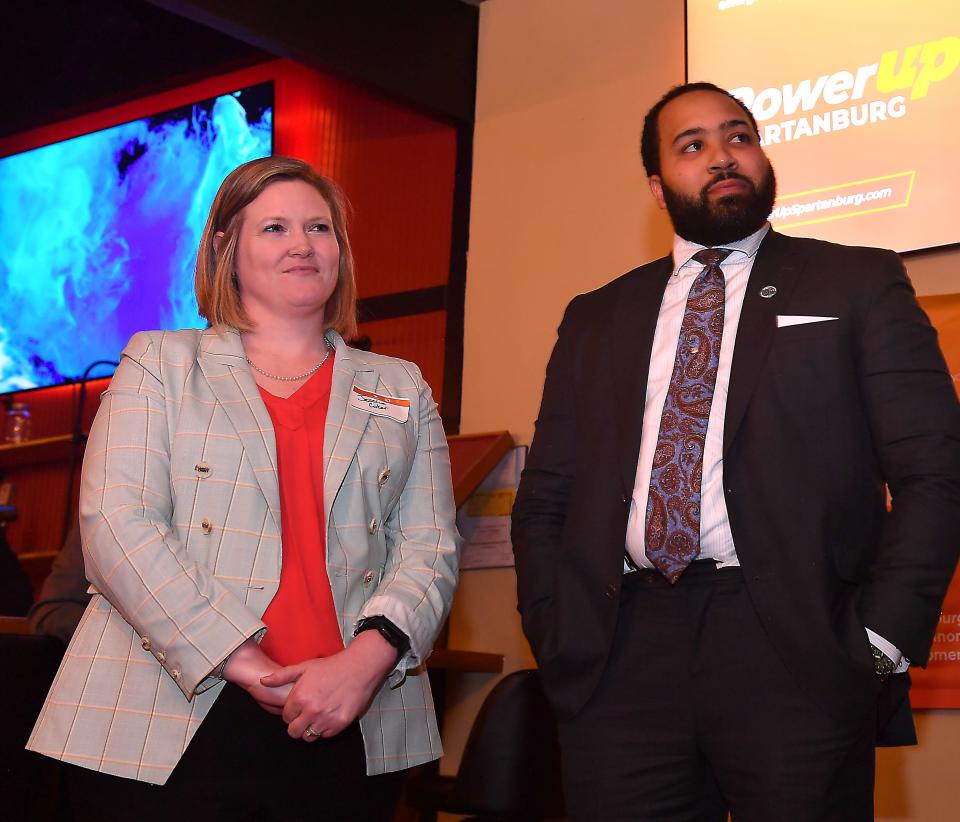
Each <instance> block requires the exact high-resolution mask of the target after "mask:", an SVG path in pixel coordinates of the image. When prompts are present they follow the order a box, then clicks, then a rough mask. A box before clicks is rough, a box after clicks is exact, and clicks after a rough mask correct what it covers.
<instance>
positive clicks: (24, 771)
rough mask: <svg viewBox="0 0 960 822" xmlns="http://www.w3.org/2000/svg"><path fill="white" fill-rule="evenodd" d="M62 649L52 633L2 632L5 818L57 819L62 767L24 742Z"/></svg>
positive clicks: (9, 821) (0, 777)
mask: <svg viewBox="0 0 960 822" xmlns="http://www.w3.org/2000/svg"><path fill="white" fill-rule="evenodd" d="M24 622H25V620H24ZM63 652H64V645H63V643H62V642H60V641H59V640H57V639H53V638H52V637H42V636H28V635H19V634H12V633H0V671H2V672H3V674H2V676H0V706H2V707H3V710H2V711H0V817H2V818H3V820H4V822H46V820H54V819H58V818H60V813H61V809H60V808H59V806H58V803H59V799H60V791H59V786H60V777H61V772H62V768H63V767H64V766H63V765H62V764H61V763H60V762H57V761H56V760H53V759H49V758H47V757H45V756H40V755H39V754H35V753H32V752H31V751H26V750H24V747H23V746H24V745H26V743H27V738H28V737H29V736H30V731H31V729H32V728H33V723H34V721H35V720H36V718H37V715H38V714H39V713H40V706H41V705H42V704H43V698H44V697H45V696H46V695H47V690H48V689H49V688H50V683H51V682H53V677H54V675H55V674H56V672H57V667H58V666H59V664H60V659H61V658H62V657H63Z"/></svg>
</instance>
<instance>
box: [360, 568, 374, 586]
mask: <svg viewBox="0 0 960 822" xmlns="http://www.w3.org/2000/svg"><path fill="white" fill-rule="evenodd" d="M373 577H374V574H373V571H370V570H367V571H364V573H363V584H364V586H367V585H369V584H370V583H371V582H373Z"/></svg>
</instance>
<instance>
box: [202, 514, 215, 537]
mask: <svg viewBox="0 0 960 822" xmlns="http://www.w3.org/2000/svg"><path fill="white" fill-rule="evenodd" d="M200 530H201V531H203V533H205V534H209V533H211V532H212V531H213V523H212V522H210V520H209V519H207V518H206V517H204V518H203V519H202V520H200Z"/></svg>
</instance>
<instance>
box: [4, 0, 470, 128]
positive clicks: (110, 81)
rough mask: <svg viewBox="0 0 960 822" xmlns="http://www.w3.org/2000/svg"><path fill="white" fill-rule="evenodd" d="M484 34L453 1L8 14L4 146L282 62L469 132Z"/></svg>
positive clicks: (101, 1) (161, 0)
mask: <svg viewBox="0 0 960 822" xmlns="http://www.w3.org/2000/svg"><path fill="white" fill-rule="evenodd" d="M477 25H478V11H477V9H476V8H475V7H472V6H471V5H467V4H465V3H462V2H454V0H403V2H396V1H395V0H312V2H298V0H273V2H251V1H250V0H222V1H221V2H217V1H216V0H203V1H202V2H186V1H185V0H154V2H147V1H146V0H83V2H76V0H47V2H44V3H30V2H21V3H9V4H5V6H4V15H3V27H4V29H5V36H4V46H3V48H2V49H0V71H2V76H3V77H5V78H7V82H6V83H5V88H4V92H5V93H4V101H3V105H2V108H0V112H2V113H0V135H7V134H13V133H16V132H18V131H23V130H25V129H29V128H34V127H36V126H40V125H44V124H46V123H50V122H55V121H57V120H62V119H65V118H67V117H72V116H75V115H79V114H84V113H86V112H89V111H95V110H97V109H100V108H104V107H106V106H110V105H114V104H116V103H120V102H123V101H125V100H129V99H132V98H135V97H138V96H143V95H144V94H149V93H152V92H156V91H162V90H164V89H168V88H173V87H176V86H178V85H183V84H185V83H188V82H191V81H193V80H198V79H201V78H203V77H205V76H208V75H210V74H217V73H223V72H224V71H230V70H232V69H236V68H240V67H243V66H245V65H249V64H252V63H256V62H259V61H262V60H264V59H269V58H270V57H274V56H283V57H290V58H293V59H296V60H299V61H301V62H304V63H306V64H308V65H313V66H314V67H317V68H322V69H326V70H329V71H331V72H332V73H335V74H338V75H339V76H342V77H344V78H346V79H349V80H352V81H354V82H357V83H358V84H360V85H364V86H366V87H369V88H373V89H375V90H378V91H380V92H382V93H385V94H387V95H389V96H391V97H394V98H396V99H400V100H404V101H405V102H407V103H410V104H411V105H413V106H415V107H417V108H420V109H422V110H424V111H427V112H429V113H432V114H435V115H439V116H441V117H444V118H445V119H448V120H450V121H452V122H455V123H459V124H466V123H470V122H472V118H473V103H474V90H475V76H476V34H477Z"/></svg>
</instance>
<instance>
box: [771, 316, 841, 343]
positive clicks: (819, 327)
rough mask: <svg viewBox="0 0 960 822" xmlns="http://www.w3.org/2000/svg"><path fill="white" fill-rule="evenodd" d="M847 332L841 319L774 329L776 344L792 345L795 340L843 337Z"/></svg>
mask: <svg viewBox="0 0 960 822" xmlns="http://www.w3.org/2000/svg"><path fill="white" fill-rule="evenodd" d="M846 333H847V325H846V323H845V322H844V321H843V320H842V319H841V320H824V321H823V322H815V323H800V324H799V325H786V326H784V327H782V328H775V329H774V331H773V341H774V345H790V344H792V343H795V342H801V341H807V342H808V341H811V340H818V339H823V340H828V339H835V338H836V337H842V336H844V335H845V334H846Z"/></svg>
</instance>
